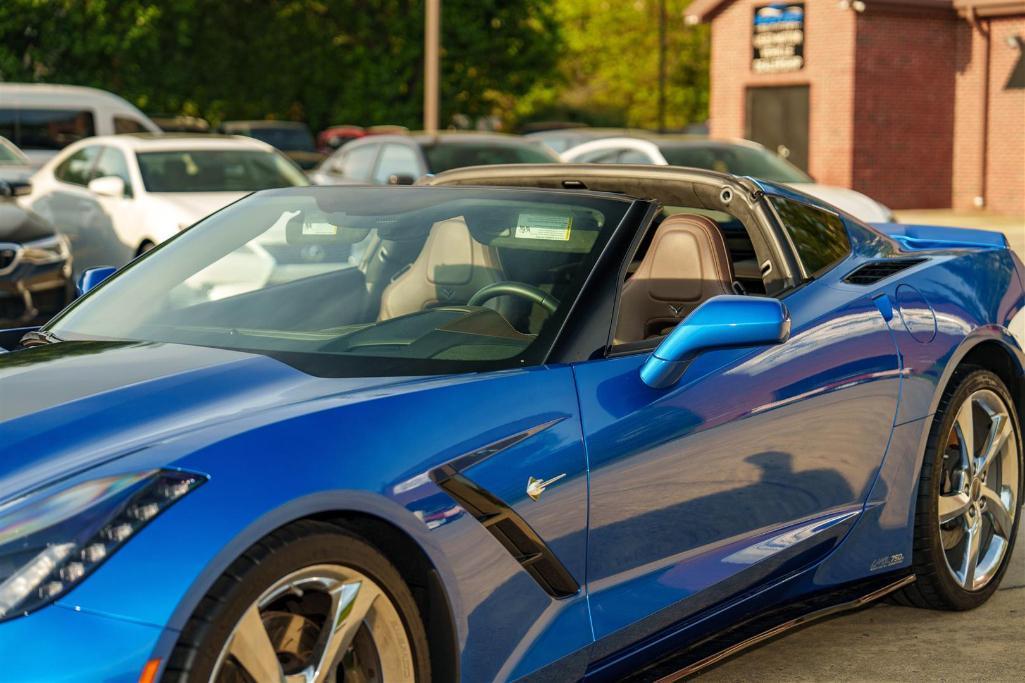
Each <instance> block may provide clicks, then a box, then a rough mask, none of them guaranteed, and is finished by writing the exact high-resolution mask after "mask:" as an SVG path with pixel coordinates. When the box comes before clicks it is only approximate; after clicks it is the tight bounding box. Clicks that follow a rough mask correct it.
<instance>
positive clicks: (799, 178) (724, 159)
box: [660, 143, 812, 183]
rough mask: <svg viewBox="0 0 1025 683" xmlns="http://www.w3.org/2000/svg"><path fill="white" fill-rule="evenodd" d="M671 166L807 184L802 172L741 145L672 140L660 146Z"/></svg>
mask: <svg viewBox="0 0 1025 683" xmlns="http://www.w3.org/2000/svg"><path fill="white" fill-rule="evenodd" d="M660 149H661V151H662V156H664V157H665V158H666V161H668V162H669V164H670V165H671V166H690V167H692V168H705V169H708V170H710V171H718V172H720V173H732V174H733V175H740V176H751V177H752V178H761V179H763V180H770V181H772V182H774V183H810V182H812V179H811V177H810V176H808V175H807V174H806V173H805V172H804V171H802V170H801V169H799V168H797V167H796V166H794V165H793V164H791V163H790V162H789V161H787V160H786V159H783V158H780V157H778V156H776V155H775V154H773V153H772V152H770V151H769V150H767V149H761V148H758V147H745V146H743V145H722V144H709V145H702V144H700V143H681V144H677V145H674V144H672V143H668V144H664V145H660Z"/></svg>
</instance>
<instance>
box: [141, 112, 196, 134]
mask: <svg viewBox="0 0 1025 683" xmlns="http://www.w3.org/2000/svg"><path fill="white" fill-rule="evenodd" d="M150 118H152V119H153V123H155V124H157V125H158V126H159V127H160V130H162V131H164V132H165V133H209V132H210V122H209V121H207V120H206V119H204V118H202V117H200V116H185V115H183V114H159V115H155V116H152V117H150Z"/></svg>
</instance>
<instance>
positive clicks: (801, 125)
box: [745, 85, 808, 171]
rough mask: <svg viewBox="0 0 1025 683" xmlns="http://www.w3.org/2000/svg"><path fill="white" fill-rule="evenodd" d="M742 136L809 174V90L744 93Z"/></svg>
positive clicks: (793, 88) (800, 87) (751, 90)
mask: <svg viewBox="0 0 1025 683" xmlns="http://www.w3.org/2000/svg"><path fill="white" fill-rule="evenodd" d="M745 136H746V137H747V138H748V139H749V140H754V141H755V142H759V143H761V144H763V145H765V146H766V147H767V148H768V149H770V150H772V151H773V152H776V153H777V154H779V155H780V156H782V157H784V158H786V159H787V160H788V161H790V163H792V164H794V165H795V166H798V167H799V168H801V169H802V170H804V171H807V170H808V86H806V85H792V86H785V87H778V88H748V89H747V123H746V125H745Z"/></svg>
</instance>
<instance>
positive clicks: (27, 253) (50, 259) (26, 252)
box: [21, 235, 70, 266]
mask: <svg viewBox="0 0 1025 683" xmlns="http://www.w3.org/2000/svg"><path fill="white" fill-rule="evenodd" d="M69 254H70V250H69V249H68V240H67V238H66V237H64V235H54V236H53V237H46V238H44V239H41V240H35V241H34V242H26V243H25V244H23V245H22V251H21V260H22V261H25V262H26V263H33V264H35V265H38V266H45V265H47V264H50V263H60V262H61V261H66V260H67V258H68V255H69Z"/></svg>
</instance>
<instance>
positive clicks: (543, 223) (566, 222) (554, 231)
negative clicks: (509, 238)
mask: <svg viewBox="0 0 1025 683" xmlns="http://www.w3.org/2000/svg"><path fill="white" fill-rule="evenodd" d="M572 228H573V216H566V215H564V214H551V213H521V214H520V216H519V218H518V219H517V220H516V237H517V239H527V240H549V241H554V242H569V236H570V232H571V231H572Z"/></svg>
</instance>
